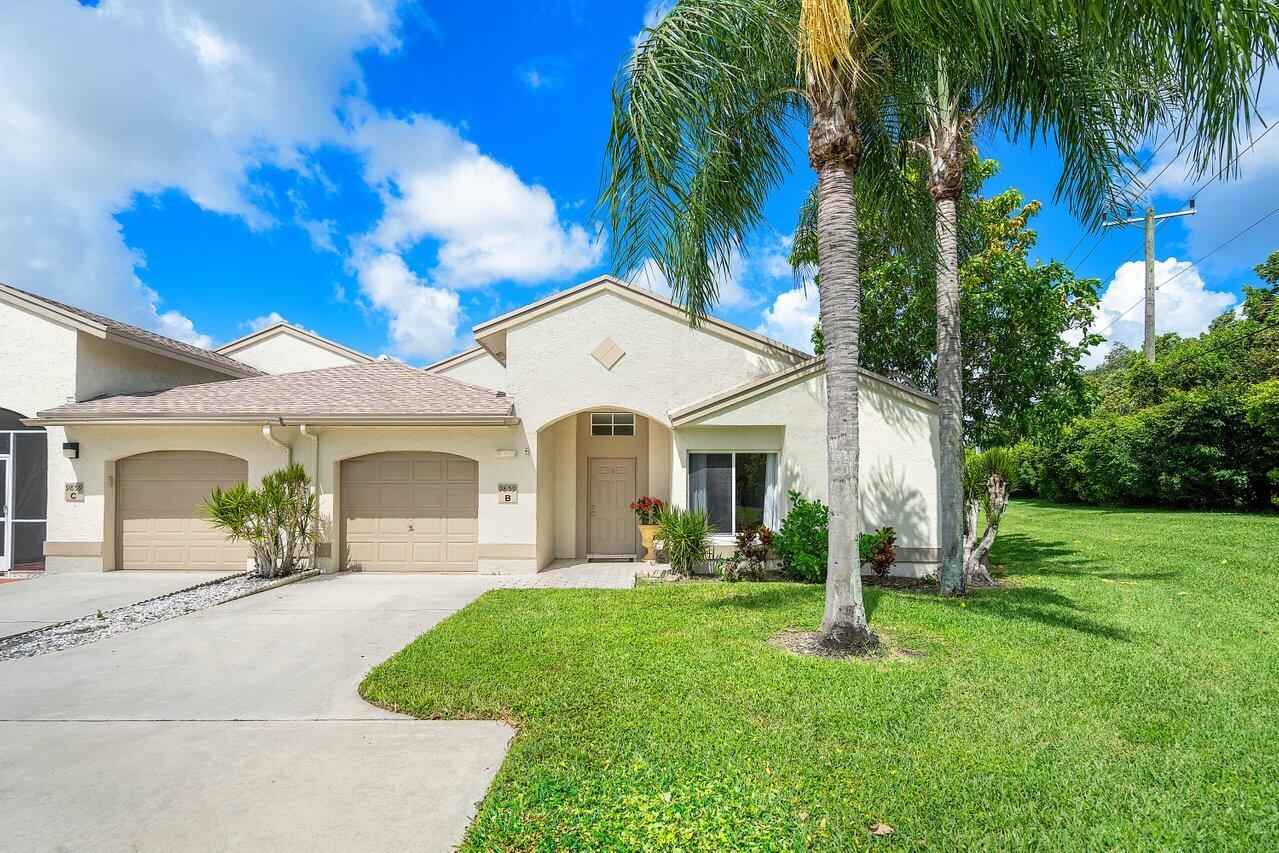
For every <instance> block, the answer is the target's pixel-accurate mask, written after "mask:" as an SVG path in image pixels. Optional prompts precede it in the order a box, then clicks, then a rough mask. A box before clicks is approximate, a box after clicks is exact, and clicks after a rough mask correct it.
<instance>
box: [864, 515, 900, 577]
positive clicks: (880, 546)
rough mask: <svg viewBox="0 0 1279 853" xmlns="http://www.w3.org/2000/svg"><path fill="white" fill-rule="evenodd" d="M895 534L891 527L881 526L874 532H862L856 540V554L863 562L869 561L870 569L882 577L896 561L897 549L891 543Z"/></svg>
mask: <svg viewBox="0 0 1279 853" xmlns="http://www.w3.org/2000/svg"><path fill="white" fill-rule="evenodd" d="M896 541H897V534H896V533H895V532H894V531H893V529H892V528H891V527H881V528H879V529H878V530H876V531H875V532H874V533H863V534H862V535H861V536H860V537H859V539H858V542H857V554H858V556H859V557H860V558H861V561H862V563H863V564H865V563H870V567H871V570H872V571H873V572H874V573H875V574H876V575H878V576H879V577H881V578H882V577H884V576H885V575H887V574H888V573H889V572H890V571H891V570H892V568H893V564H894V563H896V562H897V550H896V549H895V548H893V543H894V542H896Z"/></svg>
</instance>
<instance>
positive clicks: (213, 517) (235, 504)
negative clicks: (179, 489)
mask: <svg viewBox="0 0 1279 853" xmlns="http://www.w3.org/2000/svg"><path fill="white" fill-rule="evenodd" d="M204 516H205V518H207V519H208V520H209V522H210V523H211V524H212V525H213V526H214V527H215V528H217V529H218V530H221V531H222V532H224V533H225V534H226V535H227V536H228V537H229V538H231V539H233V540H235V541H237V542H245V543H247V544H248V546H249V548H250V549H252V551H253V564H254V571H255V573H256V574H259V575H263V576H265V577H283V576H285V575H288V574H292V573H293V572H295V571H297V569H298V566H299V563H300V562H301V560H302V559H303V557H305V556H306V554H307V553H308V552H309V551H310V550H311V548H312V547H313V546H314V545H315V543H316V541H317V540H318V538H319V529H318V527H317V525H316V518H315V495H314V494H313V493H312V492H311V479H310V478H309V477H307V475H306V470H305V469H303V467H302V466H301V465H299V464H297V463H293V464H292V465H289V466H288V467H286V468H281V469H280V470H278V471H273V472H271V473H270V474H267V475H266V476H265V477H263V478H262V485H261V487H259V488H256V489H250V488H249V487H248V485H247V484H245V483H237V484H236V485H234V486H232V487H231V488H229V489H217V488H215V489H214V490H213V494H212V495H210V496H209V498H208V499H207V500H206V501H205V502H204Z"/></svg>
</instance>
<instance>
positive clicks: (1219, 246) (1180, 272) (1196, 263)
mask: <svg viewBox="0 0 1279 853" xmlns="http://www.w3.org/2000/svg"><path fill="white" fill-rule="evenodd" d="M1276 213H1279V207H1276V208H1274V209H1273V210H1271V211H1270V212H1269V213H1267V214H1266V215H1265V216H1263V217H1261V218H1260V219H1258V220H1257V221H1256V222H1254V223H1252V224H1251V225H1249V226H1248V227H1247V228H1245V229H1243V230H1242V231H1240V232H1239V233H1238V234H1236V235H1234V236H1233V237H1231V238H1230V239H1228V240H1226V241H1224V242H1222V243H1218V244H1217V246H1216V247H1215V248H1214V249H1213V250H1212V251H1211V252H1209V253H1208V254H1206V255H1204V256H1203V257H1201V258H1199V259H1198V260H1197V261H1194V262H1193V263H1191V264H1190V265H1189V266H1187V267H1184V268H1182V269H1181V270H1178V271H1177V274H1176V275H1174V276H1172V277H1171V278H1168V279H1166V280H1165V281H1163V282H1162V283H1160V284H1159V285H1157V286H1156V287H1155V290H1158V289H1159V288H1161V287H1163V286H1164V285H1165V284H1168V283H1170V282H1173V281H1176V280H1177V279H1178V278H1179V277H1181V276H1182V275H1183V274H1184V273H1187V272H1189V271H1190V270H1192V269H1194V268H1195V267H1197V266H1199V265H1200V264H1201V263H1203V262H1204V261H1206V260H1208V259H1209V258H1211V257H1212V256H1213V255H1215V254H1217V252H1219V251H1221V250H1222V249H1224V248H1225V247H1226V246H1229V245H1230V244H1231V243H1233V242H1234V241H1236V240H1238V239H1239V238H1240V237H1242V236H1243V235H1245V234H1247V233H1248V232H1249V231H1251V230H1252V229H1254V228H1256V227H1257V226H1258V225H1260V224H1261V223H1263V222H1265V221H1266V220H1267V219H1269V218H1270V217H1272V216H1274V215H1275V214H1276ZM1145 301H1146V300H1145V299H1144V298H1143V299H1142V300H1141V301H1139V302H1136V303H1134V304H1133V305H1132V306H1131V307H1130V308H1128V310H1127V311H1124V312H1123V314H1120V315H1119V316H1118V317H1116V318H1115V319H1113V320H1111V321H1110V324H1109V325H1107V326H1106V328H1104V329H1102V330H1101V331H1100V332H1098V333H1097V334H1099V335H1104V334H1105V333H1106V332H1108V331H1110V330H1111V329H1112V328H1114V325H1115V324H1116V323H1118V322H1119V321H1120V320H1122V319H1123V318H1124V316H1125V315H1127V314H1128V312H1129V311H1132V310H1133V308H1136V307H1137V306H1138V305H1141V304H1142V303H1143V302H1145Z"/></svg>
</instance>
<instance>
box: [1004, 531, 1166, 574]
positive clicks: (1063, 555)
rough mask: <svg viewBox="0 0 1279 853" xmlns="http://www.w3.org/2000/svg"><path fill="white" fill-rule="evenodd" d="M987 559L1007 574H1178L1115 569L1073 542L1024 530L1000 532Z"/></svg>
mask: <svg viewBox="0 0 1279 853" xmlns="http://www.w3.org/2000/svg"><path fill="white" fill-rule="evenodd" d="M991 562H993V563H1003V564H1005V565H1007V566H1008V571H1009V574H1011V575H1044V576H1049V577H1054V576H1055V577H1080V576H1090V577H1095V578H1105V579H1106V580H1112V581H1113V580H1129V581H1136V580H1167V579H1168V578H1175V577H1178V576H1180V575H1181V572H1173V571H1115V570H1114V569H1113V568H1111V566H1112V565H1113V564H1112V563H1111V562H1110V561H1101V560H1095V559H1092V558H1090V557H1088V556H1086V555H1085V554H1082V553H1080V551H1079V549H1078V548H1077V547H1075V546H1073V545H1069V544H1067V543H1065V542H1048V541H1045V540H1043V539H1036V538H1035V537H1033V536H1028V535H1026V534H1025V533H1005V534H1001V535H1000V537H999V539H998V540H997V541H996V542H995V548H994V550H993V551H992V552H991Z"/></svg>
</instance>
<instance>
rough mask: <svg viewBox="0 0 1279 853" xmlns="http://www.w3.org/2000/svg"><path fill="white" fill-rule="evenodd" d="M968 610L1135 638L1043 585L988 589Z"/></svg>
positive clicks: (1092, 634)
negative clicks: (1090, 614) (1093, 616)
mask: <svg viewBox="0 0 1279 853" xmlns="http://www.w3.org/2000/svg"><path fill="white" fill-rule="evenodd" d="M968 609H969V610H973V611H976V612H978V613H982V614H986V615H990V616H998V617H999V618H1001V619H1011V620H1016V621H1022V622H1036V623H1038V624H1040V625H1045V626H1047V627H1050V628H1062V629H1065V630H1068V631H1077V632H1079V633H1081V634H1087V635H1088V636H1090V637H1099V638H1102V639H1106V640H1120V641H1123V642H1132V639H1133V636H1132V634H1131V633H1130V632H1129V631H1126V630H1124V629H1123V628H1116V627H1115V626H1113V625H1108V624H1106V623H1105V622H1099V621H1097V620H1096V619H1093V618H1091V617H1089V616H1087V615H1085V614H1087V613H1088V612H1089V610H1088V608H1086V607H1082V606H1080V605H1079V604H1078V603H1076V602H1075V600H1074V599H1073V598H1071V597H1070V596H1068V595H1065V594H1064V593H1061V592H1059V591H1057V590H1055V589H1048V588H1046V587H1041V586H1015V587H1002V588H999V589H992V590H985V591H982V592H980V593H977V594H976V595H974V596H972V597H970V598H969V599H968Z"/></svg>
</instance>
